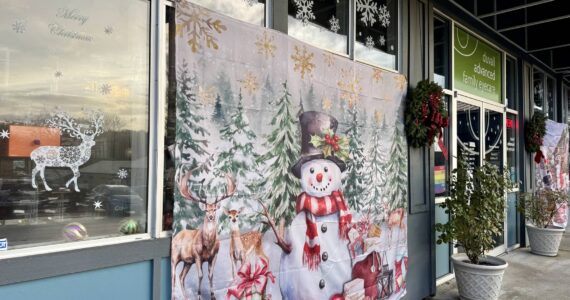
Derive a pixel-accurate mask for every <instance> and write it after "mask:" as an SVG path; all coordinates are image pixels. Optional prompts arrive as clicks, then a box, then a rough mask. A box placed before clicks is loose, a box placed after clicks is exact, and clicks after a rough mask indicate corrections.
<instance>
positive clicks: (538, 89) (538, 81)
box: [533, 70, 544, 111]
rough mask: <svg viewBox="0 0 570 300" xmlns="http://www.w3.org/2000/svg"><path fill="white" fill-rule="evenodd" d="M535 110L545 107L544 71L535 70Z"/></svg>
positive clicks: (541, 109)
mask: <svg viewBox="0 0 570 300" xmlns="http://www.w3.org/2000/svg"><path fill="white" fill-rule="evenodd" d="M533 94H534V97H533V99H534V110H537V111H543V109H544V73H542V72H538V71H536V70H535V71H534V75H533Z"/></svg>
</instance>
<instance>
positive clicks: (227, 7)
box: [190, 0, 265, 26]
mask: <svg viewBox="0 0 570 300" xmlns="http://www.w3.org/2000/svg"><path fill="white" fill-rule="evenodd" d="M190 2H193V3H196V4H198V5H201V6H203V7H206V8H208V9H211V10H213V11H217V12H219V13H221V14H224V15H227V16H230V17H232V18H236V19H239V20H242V21H245V22H248V23H251V24H255V25H260V26H265V0H190Z"/></svg>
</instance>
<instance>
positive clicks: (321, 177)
mask: <svg viewBox="0 0 570 300" xmlns="http://www.w3.org/2000/svg"><path fill="white" fill-rule="evenodd" d="M317 181H318V182H321V181H323V173H319V174H317Z"/></svg>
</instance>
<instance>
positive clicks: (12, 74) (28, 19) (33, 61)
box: [0, 0, 150, 249]
mask: <svg viewBox="0 0 570 300" xmlns="http://www.w3.org/2000/svg"><path fill="white" fill-rule="evenodd" d="M149 12H150V9H149V2H148V1H139V0H128V1H120V2H117V1H109V0H105V1H96V2H94V1H86V0H74V1H70V0H54V1H31V0H20V1H12V2H9V3H8V5H6V4H4V5H3V6H2V9H1V10H0V20H8V21H9V22H6V23H5V25H7V26H0V49H1V50H0V52H1V53H2V54H6V63H5V64H0V74H3V80H2V81H1V82H0V103H2V111H0V132H5V133H6V134H4V135H3V137H0V226H1V227H2V231H1V232H0V238H7V239H8V244H9V246H10V248H11V249H14V248H19V247H25V246H31V245H32V244H36V245H37V244H51V243H59V242H64V241H76V240H83V239H86V238H100V237H106V236H118V235H123V234H132V233H139V232H145V231H146V220H147V217H146V215H147V213H146V207H147V200H146V199H147V173H148V171H147V165H148V145H147V143H148V98H149V94H148V82H149V78H148V74H149V65H148V61H149V38H148V37H149V22H148V20H149V17H150V16H149ZM33 175H35V176H33ZM34 181H35V182H34Z"/></svg>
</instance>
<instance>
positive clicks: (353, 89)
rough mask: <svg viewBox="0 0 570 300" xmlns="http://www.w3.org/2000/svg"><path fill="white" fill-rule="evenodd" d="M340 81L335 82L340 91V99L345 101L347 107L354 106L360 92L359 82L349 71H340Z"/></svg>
mask: <svg viewBox="0 0 570 300" xmlns="http://www.w3.org/2000/svg"><path fill="white" fill-rule="evenodd" d="M340 72H341V80H339V81H338V82H337V85H338V88H339V89H340V99H342V100H344V101H346V102H347V103H348V106H349V107H352V106H354V105H355V104H356V103H357V102H358V100H359V98H358V97H359V96H358V95H359V94H360V92H362V87H361V86H360V80H359V79H358V78H357V77H356V75H355V74H354V72H351V70H346V69H341V70H340Z"/></svg>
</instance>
